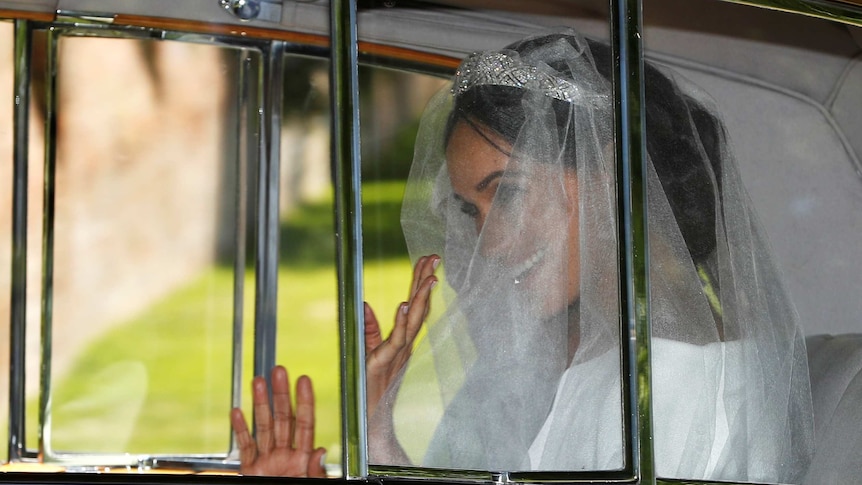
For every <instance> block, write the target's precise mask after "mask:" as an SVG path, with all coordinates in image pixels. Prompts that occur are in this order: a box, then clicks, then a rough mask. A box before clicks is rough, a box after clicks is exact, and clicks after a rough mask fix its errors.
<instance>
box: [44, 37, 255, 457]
mask: <svg viewBox="0 0 862 485" xmlns="http://www.w3.org/2000/svg"><path fill="white" fill-rule="evenodd" d="M236 65H238V63H237V62H236V60H235V54H234V55H232V53H231V52H229V50H228V49H223V48H219V47H215V46H207V45H197V44H187V43H180V42H172V41H148V40H147V41H142V40H134V39H103V38H87V37H66V36H61V37H60V38H59V45H58V72H57V95H56V100H57V102H56V106H55V109H56V116H57V118H56V119H57V121H56V134H55V136H56V141H55V149H56V173H55V184H56V193H55V197H56V202H55V211H56V212H55V214H56V215H55V219H54V225H53V230H54V245H53V272H52V274H51V275H49V276H50V277H51V278H52V280H51V281H52V284H53V293H52V297H53V298H52V307H51V308H50V311H51V320H52V327H51V335H50V336H47V335H46V338H47V339H48V342H49V343H50V345H51V355H50V359H51V365H50V370H49V372H50V379H51V381H50V391H51V401H50V406H49V409H48V411H47V416H48V419H49V421H48V422H47V423H46V425H45V426H46V427H45V434H44V437H45V447H46V459H51V458H57V459H61V460H68V459H70V458H69V457H68V456H65V455H64V453H65V452H86V453H132V454H134V453H147V454H151V453H168V454H180V453H198V454H202V453H208V454H218V453H221V454H224V453H226V452H227V448H228V445H229V443H230V429H229V425H228V422H227V416H228V410H229V408H230V406H231V385H230V378H229V376H230V372H231V336H232V328H233V305H234V287H235V282H234V261H235V258H236V235H237V233H238V231H242V230H245V228H238V227H237V225H236V216H235V214H236V207H237V206H238V200H237V198H236V193H237V191H236V189H235V188H234V187H233V186H231V184H232V183H234V184H235V183H236V180H235V177H234V174H235V173H236V171H237V168H236V164H237V161H236V157H235V156H234V155H232V153H234V151H233V150H235V146H236V140H235V137H236V136H237V133H235V132H233V133H230V132H228V133H226V130H225V127H226V122H225V116H226V114H227V113H228V109H229V108H230V101H229V100H232V99H236V98H237V97H238V95H237V93H236V86H235V85H234V84H232V81H231V76H230V75H227V76H226V75H224V74H225V73H228V74H230V73H231V72H233V69H235V66H236ZM245 287H246V289H249V288H252V289H253V287H254V285H253V282H249V283H248V284H247V285H246V286H245ZM95 423H98V424H95ZM96 461H98V460H96Z"/></svg>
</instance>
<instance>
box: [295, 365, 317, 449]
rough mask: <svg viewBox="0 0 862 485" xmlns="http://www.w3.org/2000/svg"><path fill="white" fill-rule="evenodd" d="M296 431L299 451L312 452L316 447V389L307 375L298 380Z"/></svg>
mask: <svg viewBox="0 0 862 485" xmlns="http://www.w3.org/2000/svg"><path fill="white" fill-rule="evenodd" d="M295 432H296V436H295V444H296V449H297V451H299V452H304V453H311V452H312V450H313V448H314V390H313V389H312V387H311V379H309V378H308V377H307V376H302V377H300V378H299V380H297V381H296V431H295Z"/></svg>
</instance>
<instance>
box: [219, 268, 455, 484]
mask: <svg viewBox="0 0 862 485" xmlns="http://www.w3.org/2000/svg"><path fill="white" fill-rule="evenodd" d="M439 262H440V257H439V256H437V255H431V256H424V257H422V258H419V260H418V261H417V262H416V266H415V267H414V268H413V280H412V283H411V285H410V293H409V295H408V299H407V301H405V302H403V303H401V304H400V305H399V306H398V310H397V312H396V314H395V325H394V327H393V328H392V332H391V333H390V334H389V337H388V338H386V339H383V337H382V335H381V332H380V324H379V322H378V320H377V317H376V316H375V314H374V311H373V310H372V309H371V307H370V306H369V305H368V304H367V303H366V304H365V353H366V355H365V362H366V365H365V369H366V386H367V389H366V399H367V407H368V411H367V412H368V416H369V417H372V416H375V418H376V419H375V420H374V423H379V424H376V425H377V426H380V427H382V428H384V429H383V430H381V431H380V434H381V435H385V436H391V433H389V430H390V429H391V425H392V410H391V406H389V405H388V404H387V405H384V406H383V407H381V408H380V409H378V407H379V406H378V404H380V403H381V401H382V399H381V398H382V397H383V395H384V394H385V393H386V392H387V390H388V389H389V388H390V386H393V385H397V384H396V383H397V379H398V378H399V376H400V375H401V372H402V371H403V369H404V367H405V365H406V364H407V361H408V360H409V358H410V355H411V353H412V350H413V342H414V341H415V340H416V336H417V335H418V334H419V330H420V329H421V328H422V323H423V322H424V321H425V318H426V317H427V316H428V311H429V308H430V301H431V298H430V295H431V289H432V288H433V287H434V285H436V283H437V277H436V276H434V270H436V269H437V265H438V264H439ZM271 381H272V403H271V405H270V400H269V396H268V394H269V390H268V389H267V385H266V380H265V379H264V378H263V377H259V376H258V377H255V378H254V380H253V381H252V400H253V404H254V426H255V431H256V436H255V437H252V435H251V433H250V431H249V427H248V424H247V423H246V420H245V417H244V415H243V413H242V411H241V410H240V409H238V408H234V409H233V410H231V416H230V418H231V419H230V421H231V427H232V428H233V431H234V434H235V436H236V441H237V446H238V448H239V453H240V473H241V474H243V475H269V476H291V477H324V476H326V472H325V470H324V467H323V458H324V455H325V454H326V450H325V449H324V448H314V425H315V418H314V391H313V389H312V385H311V379H310V378H308V377H307V376H302V377H300V378H299V379H297V382H296V409H295V410H294V408H293V405H292V404H291V394H290V383H289V379H288V375H287V371H286V370H285V368H284V367H282V366H276V367H275V368H273V370H272V375H271ZM378 411H379V414H377V413H378ZM374 426H375V424H372V429H371V433H372V434H374V433H376V431H375V430H374V429H373V427H374ZM386 447H387V448H389V449H395V450H397V449H399V447H398V444H397V443H387V444H386Z"/></svg>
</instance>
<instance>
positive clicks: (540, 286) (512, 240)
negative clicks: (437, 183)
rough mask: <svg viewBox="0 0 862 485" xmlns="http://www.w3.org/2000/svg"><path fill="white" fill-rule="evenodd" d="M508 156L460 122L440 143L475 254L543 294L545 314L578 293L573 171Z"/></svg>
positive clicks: (500, 144) (497, 140)
mask: <svg viewBox="0 0 862 485" xmlns="http://www.w3.org/2000/svg"><path fill="white" fill-rule="evenodd" d="M480 131H481V133H480ZM511 153H512V146H511V145H510V144H509V143H507V142H506V141H505V140H504V139H503V138H502V137H501V136H499V135H498V134H496V133H495V132H493V131H492V130H490V129H488V128H486V127H484V126H482V125H471V124H470V123H467V122H465V121H460V122H458V123H457V124H456V126H455V128H454V130H453V131H452V134H451V136H450V138H449V144H448V146H447V148H446V161H447V169H448V172H449V178H450V180H451V183H452V188H453V190H454V197H455V200H456V201H457V203H459V204H461V211H462V212H464V213H465V214H467V215H468V216H470V217H471V218H472V219H473V221H474V223H475V228H476V232H477V234H479V248H478V249H479V251H480V252H481V253H482V256H483V257H485V258H488V259H489V260H491V261H494V262H497V263H499V264H501V265H502V266H503V267H504V268H505V269H506V273H507V274H508V275H511V278H512V280H513V283H514V284H517V285H523V288H524V290H526V291H531V290H533V291H531V293H532V294H538V295H542V301H541V302H540V306H539V311H541V313H542V315H540V316H541V317H549V316H551V315H554V314H556V313H557V312H559V311H561V310H562V309H563V308H565V307H566V306H567V305H569V304H571V303H573V302H574V301H575V300H577V298H578V296H579V293H580V264H579V261H580V260H579V240H578V180H577V177H576V175H575V173H574V171H570V170H568V169H561V168H560V167H559V166H556V165H553V164H550V163H541V162H536V161H532V160H525V159H523V157H519V156H517V155H515V156H510V154H511ZM508 275H507V276H506V277H509V276H508Z"/></svg>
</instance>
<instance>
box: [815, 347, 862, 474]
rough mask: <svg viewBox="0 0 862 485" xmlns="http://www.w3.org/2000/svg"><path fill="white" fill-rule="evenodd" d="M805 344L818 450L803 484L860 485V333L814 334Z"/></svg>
mask: <svg viewBox="0 0 862 485" xmlns="http://www.w3.org/2000/svg"><path fill="white" fill-rule="evenodd" d="M807 344H808V360H809V362H808V364H809V369H810V373H811V387H812V389H811V390H812V394H813V403H814V426H815V436H816V440H817V445H816V446H817V448H816V453H815V455H814V461H813V462H812V464H811V467H810V468H809V471H808V477H807V479H806V481H805V483H806V484H810V485H831V484H836V485H837V484H841V485H844V484H850V483H859V480H860V477H862V432H860V428H862V334H845V335H839V336H831V335H817V336H813V337H808V339H807Z"/></svg>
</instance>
